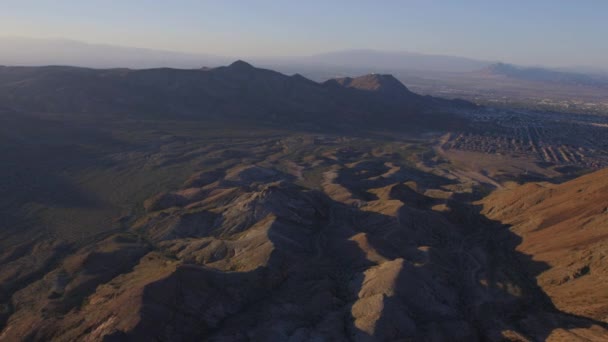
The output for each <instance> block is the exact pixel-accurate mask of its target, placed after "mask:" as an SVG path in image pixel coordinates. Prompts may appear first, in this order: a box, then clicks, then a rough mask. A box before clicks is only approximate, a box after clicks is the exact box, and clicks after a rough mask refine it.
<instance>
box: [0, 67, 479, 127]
mask: <svg viewBox="0 0 608 342" xmlns="http://www.w3.org/2000/svg"><path fill="white" fill-rule="evenodd" d="M378 95H380V96H378ZM0 100H1V101H2V103H4V104H5V105H6V106H8V107H10V108H13V109H16V110H30V111H31V110H34V111H41V112H57V113H80V114H82V113H90V114H97V115H101V114H114V115H128V116H137V117H149V116H152V115H154V116H159V115H160V116H168V117H176V118H179V117H187V118H199V119H210V118H220V119H221V118H223V119H245V120H254V121H263V122H266V121H268V122H275V123H280V122H289V123H293V122H305V123H312V124H324V125H325V124H351V125H356V124H361V123H365V124H366V125H368V124H370V123H371V124H375V125H380V126H395V125H397V126H411V125H421V124H424V125H427V126H429V127H430V126H432V125H433V123H434V122H436V123H437V124H439V123H441V125H444V124H446V123H447V124H450V123H451V124H454V125H457V124H460V123H461V122H462V119H460V118H457V117H455V116H445V114H440V113H441V112H443V111H444V110H445V109H447V108H448V107H463V106H464V107H466V106H473V105H472V104H469V103H460V102H449V101H443V100H440V99H434V98H430V97H422V96H419V95H416V94H414V93H412V92H410V91H409V90H408V89H407V88H406V87H405V86H404V85H403V84H401V83H400V82H399V81H398V80H397V79H395V78H394V77H392V76H390V75H366V76H362V77H357V78H348V79H336V80H332V81H328V82H325V83H316V82H313V81H310V80H308V79H306V78H304V77H302V76H300V75H293V76H287V75H284V74H281V73H278V72H275V71H272V70H266V69H259V68H255V67H253V66H252V65H250V64H248V63H246V62H243V61H237V62H234V63H232V64H231V65H229V66H224V67H218V68H211V69H206V68H205V69H191V70H185V69H170V68H159V69H146V70H131V69H104V70H100V69H86V68H75V67H59V66H49V67H3V68H0ZM423 115H424V120H421V119H422V116H423ZM429 119H430V120H429ZM434 119H436V120H434Z"/></svg>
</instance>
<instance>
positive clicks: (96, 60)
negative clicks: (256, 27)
mask: <svg viewBox="0 0 608 342" xmlns="http://www.w3.org/2000/svg"><path fill="white" fill-rule="evenodd" d="M231 60H234V59H232V58H227V57H221V56H214V55H205V54H189V53H181V52H174V51H162V50H153V49H140V48H133V47H123V46H116V45H105V44H88V43H85V42H80V41H75V40H66V39H33V38H20V37H0V65H10V66H44V65H66V66H67V65H69V66H78V67H90V68H117V67H120V68H136V69H145V68H158V67H174V68H200V67H202V66H219V65H223V64H226V63H229V62H230V61H231Z"/></svg>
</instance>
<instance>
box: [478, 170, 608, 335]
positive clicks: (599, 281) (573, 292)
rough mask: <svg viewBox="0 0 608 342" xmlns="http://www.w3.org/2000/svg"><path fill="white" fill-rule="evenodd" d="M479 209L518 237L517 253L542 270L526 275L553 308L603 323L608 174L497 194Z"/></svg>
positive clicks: (607, 310)
mask: <svg viewBox="0 0 608 342" xmlns="http://www.w3.org/2000/svg"><path fill="white" fill-rule="evenodd" d="M481 204H482V205H483V213H484V214H485V215H487V216H488V217H490V218H492V219H495V220H499V221H501V222H503V223H504V224H508V225H510V226H511V231H513V232H514V233H515V234H517V235H518V236H520V237H521V244H519V246H517V250H518V251H520V252H521V253H524V254H525V255H528V256H530V257H531V258H532V259H534V260H536V261H539V262H543V263H546V264H547V265H548V266H547V267H545V268H543V269H541V270H540V271H541V272H539V270H538V269H533V268H532V267H528V268H527V269H526V271H527V272H529V273H531V274H538V276H537V277H536V279H537V281H538V284H539V285H540V286H541V287H542V288H543V290H544V291H545V292H546V293H547V294H548V295H549V297H550V298H551V300H552V302H553V303H554V304H555V306H556V307H557V308H559V309H560V310H562V311H565V312H569V313H571V314H576V315H579V316H585V317H589V318H593V319H596V320H598V321H603V322H605V323H608V282H606V281H605V279H606V277H607V276H608V263H607V262H606V251H607V250H608V230H607V227H608V169H604V170H600V171H597V172H595V173H592V174H589V175H585V176H582V177H580V178H577V179H574V180H572V181H569V182H566V183H563V184H559V185H555V184H550V183H530V184H525V185H522V186H517V187H514V188H509V189H505V190H502V191H497V192H495V193H493V194H492V195H490V196H489V197H487V198H486V199H484V200H483V201H482V202H481ZM522 265H523V264H522Z"/></svg>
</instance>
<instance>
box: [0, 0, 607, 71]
mask: <svg viewBox="0 0 608 342" xmlns="http://www.w3.org/2000/svg"><path fill="white" fill-rule="evenodd" d="M0 8H1V10H0V35H4V36H20V37H33V38H62V39H74V40H80V41H85V42H89V43H102V44H113V45H123V46H132V47H143V48H152V49H163V50H173V51H180V52H194V53H205V54H215V55H225V56H236V57H248V56H296V55H312V54H316V53H322V52H329V51H335V50H344V49H377V50H393V51H410V52H420V53H431V54H442V55H453V56H463V57H470V58H476V59H484V60H501V61H505V62H509V63H516V64H522V65H547V66H594V67H600V68H608V39H607V37H608V1H605V0H578V1H569V0H552V1H549V0H526V1H521V0H509V1H504V0H502V1H494V0H485V1H482V0H458V1H456V0H443V1H435V0H375V1H371V0H369V1H367V0H348V1H347V0H333V1H331V0H306V1H302V0H297V1H296V0H294V1H292V0H232V1H231V0H218V1H214V0H198V1H195V0H172V1H166V0H120V1H119V0H36V1H34V0H0ZM0 53H1V51H0Z"/></svg>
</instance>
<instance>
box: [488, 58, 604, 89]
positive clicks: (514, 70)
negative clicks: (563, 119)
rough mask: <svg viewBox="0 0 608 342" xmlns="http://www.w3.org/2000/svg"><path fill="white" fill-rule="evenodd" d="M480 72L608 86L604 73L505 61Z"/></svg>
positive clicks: (537, 79)
mask: <svg viewBox="0 0 608 342" xmlns="http://www.w3.org/2000/svg"><path fill="white" fill-rule="evenodd" d="M479 73H480V74H481V75H483V76H490V77H497V76H500V77H508V78H511V79H518V80H525V81H536V82H548V83H559V84H568V85H583V86H592V87H608V77H607V76H604V75H587V74H582V73H574V72H565V71H556V70H551V69H545V68H539V67H519V66H515V65H511V64H505V63H496V64H492V65H489V66H487V67H485V68H483V69H482V70H480V71H479Z"/></svg>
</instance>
